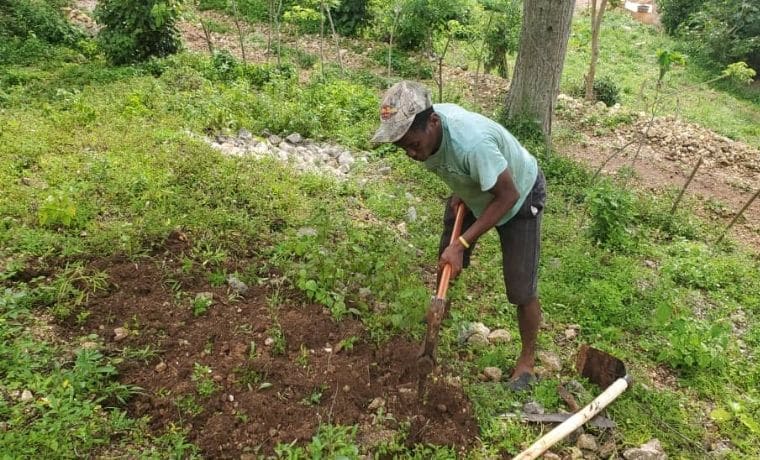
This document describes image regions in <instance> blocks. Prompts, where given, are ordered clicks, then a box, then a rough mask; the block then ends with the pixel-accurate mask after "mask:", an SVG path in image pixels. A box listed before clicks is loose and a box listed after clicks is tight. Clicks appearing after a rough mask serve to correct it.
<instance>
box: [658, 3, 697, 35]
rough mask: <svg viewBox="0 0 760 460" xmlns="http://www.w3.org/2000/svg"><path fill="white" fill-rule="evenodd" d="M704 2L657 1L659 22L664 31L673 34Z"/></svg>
mask: <svg viewBox="0 0 760 460" xmlns="http://www.w3.org/2000/svg"><path fill="white" fill-rule="evenodd" d="M704 2H705V0H659V1H658V2H657V8H658V9H659V10H660V21H662V25H663V27H665V31H666V32H668V33H669V34H671V35H672V34H674V33H675V32H676V31H677V30H678V26H680V25H681V24H683V23H685V22H686V21H687V20H688V19H689V16H691V15H692V13H695V12H697V11H699V9H700V7H701V6H702V4H703V3H704Z"/></svg>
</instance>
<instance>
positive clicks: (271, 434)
mask: <svg viewBox="0 0 760 460" xmlns="http://www.w3.org/2000/svg"><path fill="white" fill-rule="evenodd" d="M275 436H277V428H270V429H269V437H270V438H274V437H275Z"/></svg>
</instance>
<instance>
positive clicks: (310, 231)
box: [296, 227, 317, 238]
mask: <svg viewBox="0 0 760 460" xmlns="http://www.w3.org/2000/svg"><path fill="white" fill-rule="evenodd" d="M296 236H297V237H299V238H303V237H304V236H317V229H315V228H312V227H301V228H299V229H298V232H296Z"/></svg>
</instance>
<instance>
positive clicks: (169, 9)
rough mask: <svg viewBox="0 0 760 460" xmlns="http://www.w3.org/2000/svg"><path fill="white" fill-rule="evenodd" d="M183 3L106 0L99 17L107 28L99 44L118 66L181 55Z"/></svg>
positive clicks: (153, 0) (146, 0)
mask: <svg viewBox="0 0 760 460" xmlns="http://www.w3.org/2000/svg"><path fill="white" fill-rule="evenodd" d="M179 4H180V0H138V1H129V0H103V1H101V2H99V3H98V5H97V7H96V8H95V17H96V18H97V20H98V22H99V23H100V24H102V25H103V29H102V30H101V31H100V34H99V35H98V41H99V43H100V46H101V47H102V48H103V51H104V52H105V54H106V56H107V57H108V59H109V60H110V61H111V62H112V63H114V64H129V63H134V62H141V61H145V60H147V59H148V58H150V57H152V56H157V57H163V56H168V55H170V54H173V53H175V52H177V51H178V50H179V48H180V45H181V41H180V36H179V31H178V30H177V28H176V26H175V23H176V21H177V19H178V16H179Z"/></svg>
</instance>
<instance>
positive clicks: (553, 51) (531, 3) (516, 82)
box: [505, 0, 575, 141]
mask: <svg viewBox="0 0 760 460" xmlns="http://www.w3.org/2000/svg"><path fill="white" fill-rule="evenodd" d="M574 8H575V0H523V23H522V36H521V38H520V50H519V51H518V53H517V62H516V63H515V66H514V67H515V73H514V77H513V78H512V84H511V86H510V89H509V93H508V94H507V99H506V102H505V109H506V110H505V113H506V115H507V117H508V118H516V117H528V118H529V119H533V120H535V121H536V122H537V123H538V124H539V125H540V127H541V131H542V132H543V133H544V137H545V138H546V139H547V141H548V140H550V139H551V132H552V113H553V112H554V102H555V101H556V99H557V95H558V94H559V81H560V76H561V75H562V66H563V65H564V63H565V52H566V51H567V40H568V38H569V37H570V23H571V21H572V18H573V9H574Z"/></svg>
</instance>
